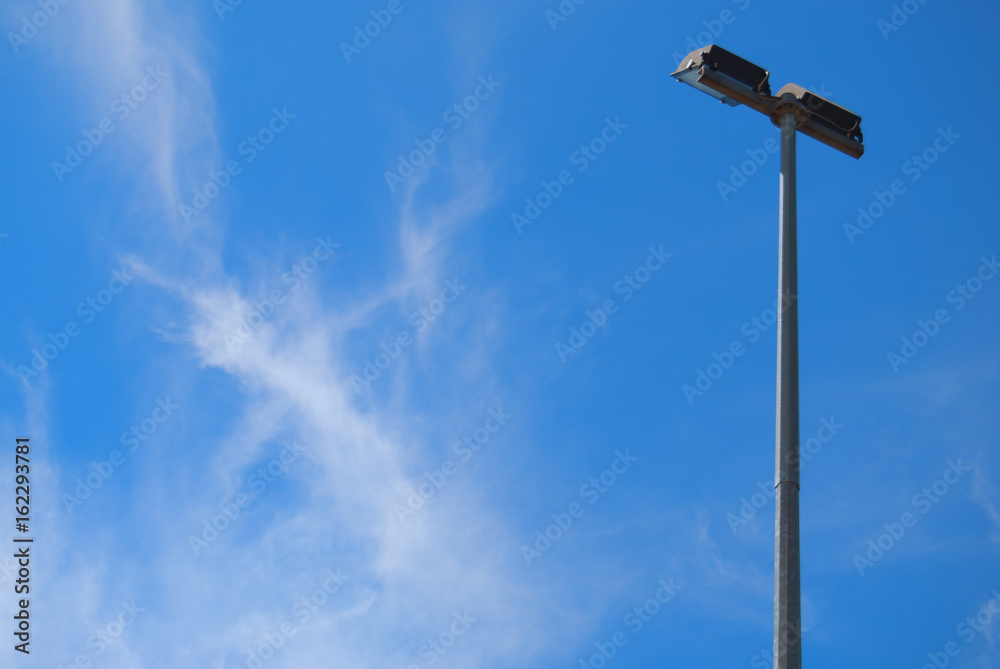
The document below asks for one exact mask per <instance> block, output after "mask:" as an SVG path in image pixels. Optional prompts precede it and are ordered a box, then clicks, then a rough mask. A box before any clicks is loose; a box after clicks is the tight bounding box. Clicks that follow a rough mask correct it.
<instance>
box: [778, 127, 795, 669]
mask: <svg viewBox="0 0 1000 669" xmlns="http://www.w3.org/2000/svg"><path fill="white" fill-rule="evenodd" d="M797 123H798V120H797V118H796V114H795V113H794V112H793V111H787V112H785V113H783V114H782V115H781V185H780V211H779V221H780V231H779V242H778V247H779V250H778V254H779V255H778V285H779V286H780V289H781V295H780V300H779V302H780V304H781V305H782V308H781V309H780V310H779V314H778V398H777V399H778V402H777V403H778V408H777V414H778V415H777V430H776V433H777V434H776V439H775V441H776V447H775V451H776V452H775V479H774V480H775V487H776V490H775V525H774V667H775V669H801V667H802V634H801V629H802V609H801V595H800V584H799V581H800V576H799V574H800V572H799V322H798V313H799V309H798V299H799V295H798V266H797V265H798V253H797V240H796V218H797V215H796V199H795V136H796V126H797Z"/></svg>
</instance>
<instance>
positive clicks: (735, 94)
mask: <svg viewBox="0 0 1000 669" xmlns="http://www.w3.org/2000/svg"><path fill="white" fill-rule="evenodd" d="M671 76H672V77H674V78H675V79H677V80H678V81H683V82H684V83H685V84H688V85H690V86H693V87H695V88H697V89H698V90H700V91H702V92H703V93H707V94H709V95H711V96H712V97H713V98H715V99H717V100H720V101H721V102H724V103H726V104H727V105H729V106H730V107H736V106H738V105H740V104H745V105H747V106H748V107H752V108H754V109H758V111H761V109H760V108H761V106H762V103H763V102H764V101H765V100H766V99H768V98H770V97H771V85H770V83H769V82H768V77H769V76H770V73H769V72H768V71H767V70H765V69H764V68H762V67H760V66H759V65H754V64H753V63H751V62H750V61H748V60H744V59H743V58H740V57H739V56H737V55H736V54H734V53H730V52H729V51H726V50H725V49H723V48H722V47H721V46H716V45H714V44H713V45H711V46H707V47H705V48H703V49H696V50H695V51H692V52H691V53H689V54H688V55H687V56H686V57H685V58H684V60H682V61H681V64H680V66H679V67H678V68H677V71H676V72H674V73H673V74H672V75H671Z"/></svg>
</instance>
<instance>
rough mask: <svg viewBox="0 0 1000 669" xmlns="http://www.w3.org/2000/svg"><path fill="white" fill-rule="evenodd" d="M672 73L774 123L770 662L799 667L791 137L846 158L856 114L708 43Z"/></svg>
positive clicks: (857, 138) (858, 140) (856, 148)
mask: <svg viewBox="0 0 1000 669" xmlns="http://www.w3.org/2000/svg"><path fill="white" fill-rule="evenodd" d="M671 76H673V77H674V78H675V79H677V80H678V81H682V82H684V83H686V84H689V85H691V86H693V87H695V88H697V89H698V90H700V91H702V92H704V93H708V94H709V95H711V96H712V97H714V98H716V99H718V100H720V101H722V102H724V103H726V104H728V105H730V106H732V107H735V106H738V105H740V104H744V105H746V106H747V107H750V108H751V109H754V110H756V111H758V112H761V113H762V114H766V115H768V116H769V117H770V118H771V121H772V122H773V123H774V124H775V125H776V126H778V127H779V128H780V129H781V176H780V182H779V208H778V221H779V228H778V289H779V303H780V304H781V308H780V309H779V310H778V389H777V410H776V413H777V420H776V430H775V432H776V434H775V466H774V474H775V475H774V481H775V496H774V499H775V509H774V513H775V523H774V668H775V669H802V606H801V603H802V595H801V588H800V569H799V566H800V561H799V318H798V314H799V305H798V297H799V295H798V258H797V240H796V224H797V220H796V219H797V215H796V199H795V140H796V133H798V132H801V133H803V134H805V135H808V136H810V137H813V138H814V139H817V140H819V141H821V142H823V143H824V144H827V145H828V146H831V147H833V148H835V149H837V150H838V151H841V152H843V153H846V154H847V155H849V156H851V157H853V158H860V157H861V156H862V154H863V153H864V145H863V143H862V142H863V138H862V135H861V118H860V117H859V116H857V115H856V114H853V113H851V112H849V111H847V110H846V109H844V108H843V107H839V106H837V105H835V104H833V103H832V102H830V101H829V100H825V99H823V98H821V97H819V96H818V95H815V94H813V93H810V92H809V91H807V90H805V89H804V88H802V87H800V86H796V85H795V84H789V85H787V86H785V87H784V88H782V89H781V90H780V91H778V95H777V96H772V95H771V87H770V84H769V82H768V78H769V76H770V73H769V72H768V71H767V70H765V69H764V68H762V67H759V66H757V65H754V64H753V63H750V62H748V61H746V60H743V59H742V58H740V57H739V56H736V55H734V54H732V53H730V52H728V51H726V50H725V49H723V48H721V47H718V46H715V45H712V46H707V47H704V48H702V49H697V50H695V51H692V52H691V53H690V54H688V55H687V57H685V58H684V60H683V61H681V65H680V67H679V68H678V69H677V71H676V72H674V73H673V75H671Z"/></svg>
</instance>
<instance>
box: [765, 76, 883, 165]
mask: <svg viewBox="0 0 1000 669" xmlns="http://www.w3.org/2000/svg"><path fill="white" fill-rule="evenodd" d="M785 94H791V95H793V96H794V97H795V99H796V100H798V101H799V103H800V104H801V105H802V106H803V107H805V110H806V112H807V113H808V119H807V120H806V122H805V123H804V124H803V125H802V126H801V127H799V131H800V132H801V133H802V134H803V135H808V136H809V137H812V138H813V139H816V140H819V141H820V142H823V143H824V144H826V145H827V146H831V147H833V148H835V149H837V150H838V151H841V152H843V153H846V154H847V155H849V156H851V157H852V158H860V157H861V156H862V155H864V152H865V147H864V143H863V142H864V135H862V134H861V117H860V116H858V115H857V114H855V113H854V112H851V111H848V110H847V109H844V108H843V107H841V106H840V105H837V104H834V103H832V102H830V101H829V100H827V99H826V98H822V97H820V96H818V95H816V94H815V93H812V92H810V91H807V90H806V89H804V88H802V87H801V86H799V85H797V84H788V85H787V86H783V87H782V88H781V90H780V91H778V98H779V99H780V98H781V97H782V96H784V95H785Z"/></svg>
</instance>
